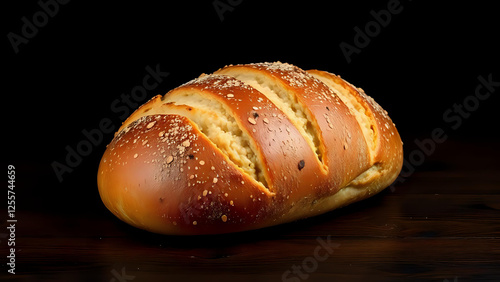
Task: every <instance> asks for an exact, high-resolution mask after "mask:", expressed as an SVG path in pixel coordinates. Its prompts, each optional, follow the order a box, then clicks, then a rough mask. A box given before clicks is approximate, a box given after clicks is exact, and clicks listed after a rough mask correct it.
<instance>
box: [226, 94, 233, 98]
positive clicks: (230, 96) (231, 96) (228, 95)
mask: <svg viewBox="0 0 500 282" xmlns="http://www.w3.org/2000/svg"><path fill="white" fill-rule="evenodd" d="M226 97H228V98H233V97H234V95H233V94H227V95H226Z"/></svg>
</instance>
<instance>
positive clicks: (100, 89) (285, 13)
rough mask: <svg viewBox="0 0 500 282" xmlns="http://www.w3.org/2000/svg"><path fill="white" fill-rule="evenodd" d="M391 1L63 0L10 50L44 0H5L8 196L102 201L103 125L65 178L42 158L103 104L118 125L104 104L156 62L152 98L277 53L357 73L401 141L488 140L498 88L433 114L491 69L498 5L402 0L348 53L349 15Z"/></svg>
mask: <svg viewBox="0 0 500 282" xmlns="http://www.w3.org/2000/svg"><path fill="white" fill-rule="evenodd" d="M221 2H224V3H225V2H226V1H221ZM233 2H238V1H233ZM388 2H389V1H367V2H359V1H331V2H326V1H322V2H321V1H300V2H293V1H272V3H271V2H270V1H267V2H265V1H249V0H245V1H242V2H241V3H239V4H238V5H235V7H233V9H232V10H231V11H226V12H225V13H224V14H223V17H224V18H223V20H222V21H221V19H220V18H219V15H218V13H217V11H216V9H215V8H214V6H213V1H204V2H201V1H200V2H193V1H158V2H146V1H131V2H126V3H125V1H121V2H116V3H114V4H110V3H103V2H98V1H96V2H90V1H70V2H69V3H68V4H65V5H59V11H58V13H57V15H55V16H54V17H51V18H49V20H48V23H47V24H46V25H45V26H43V27H41V28H39V30H38V32H37V33H36V35H35V36H34V37H33V38H31V39H29V42H28V43H27V44H21V45H20V46H19V52H18V53H17V54H16V53H15V52H14V49H13V47H12V45H11V43H10V42H9V39H8V36H7V35H8V34H9V33H10V32H13V33H16V34H19V35H21V29H22V26H23V22H22V20H21V18H22V17H26V18H28V19H30V20H31V19H32V17H33V14H34V13H36V12H37V11H40V10H41V8H40V6H39V5H38V4H37V2H36V1H17V2H16V3H15V4H14V3H12V2H9V3H4V8H3V12H2V18H3V19H4V20H3V21H4V24H3V25H2V26H3V28H5V29H4V30H3V35H4V40H3V41H2V45H3V47H4V48H3V50H4V51H3V53H4V56H3V58H4V59H3V60H2V61H3V63H2V66H3V68H4V80H3V81H4V83H3V85H2V86H3V91H2V92H3V95H2V99H3V102H2V105H3V109H4V110H3V132H4V133H3V136H4V138H3V139H4V140H5V143H4V145H3V149H2V150H3V156H5V157H3V158H2V162H3V163H4V167H6V166H7V164H12V165H14V166H15V167H16V175H17V188H16V189H17V190H16V191H17V192H18V194H19V195H18V197H17V199H18V201H17V208H18V210H21V211H22V210H41V211H42V210H43V211H53V212H64V213H67V214H73V213H75V214H86V213H88V214H107V210H106V209H105V207H104V206H103V205H102V203H101V201H100V199H99V195H98V191H97V185H96V174H97V168H98V164H99V161H100V157H101V156H102V153H103V152H104V150H105V146H106V144H107V143H109V142H110V141H111V139H112V137H113V134H112V133H110V134H104V135H103V137H104V140H103V141H102V142H100V144H98V145H97V146H94V147H93V148H92V152H91V153H90V154H89V155H88V156H84V157H82V160H81V163H79V164H78V165H77V166H76V167H74V168H72V169H73V171H72V172H71V173H65V174H64V175H63V181H62V182H60V181H59V180H58V178H57V177H56V174H55V173H54V170H53V169H52V167H51V165H52V164H53V162H60V163H62V164H64V163H65V157H66V154H67V151H66V149H65V148H66V146H70V147H72V148H75V147H76V146H77V144H78V143H79V142H81V140H85V136H84V135H83V134H82V130H92V129H95V128H98V126H99V122H100V121H101V120H102V119H104V118H109V119H111V120H112V121H113V124H114V126H115V127H116V128H117V127H118V126H119V125H120V123H121V120H120V118H119V114H118V113H116V112H114V111H112V110H111V107H110V106H111V104H112V103H113V101H114V100H116V99H119V98H120V95H121V94H122V93H125V94H129V93H130V91H131V89H132V88H133V87H134V86H137V85H141V84H142V79H143V77H144V76H145V75H146V74H147V72H146V70H145V67H146V66H151V67H152V68H155V66H156V65H158V64H159V66H160V67H159V68H160V69H161V70H162V71H164V72H168V73H169V75H168V77H166V78H165V79H164V80H163V82H162V83H161V84H160V85H159V86H158V87H157V88H156V89H154V90H153V91H148V98H149V97H152V96H153V95H156V94H164V93H166V92H167V91H168V90H170V89H172V88H174V87H176V86H178V85H180V84H182V83H184V82H187V81H188V80H190V79H192V78H195V77H197V76H198V75H199V74H201V73H210V72H213V71H215V70H217V69H218V68H220V67H223V66H224V65H227V64H238V63H252V62H262V61H282V62H288V63H292V64H295V65H297V66H299V67H301V68H303V69H312V68H317V69H321V70H327V71H330V72H334V73H336V74H340V75H341V76H342V77H343V78H345V79H346V80H348V81H349V82H351V83H353V84H354V85H356V86H358V87H362V88H363V89H364V90H365V91H366V92H367V94H368V95H370V96H372V97H373V98H374V99H375V100H376V101H377V102H379V103H380V104H381V105H382V107H383V108H384V109H386V110H387V111H388V112H389V115H390V116H391V118H392V119H393V121H394V122H395V124H396V126H397V128H398V130H399V132H400V134H401V136H402V139H403V141H404V142H405V152H410V151H411V150H412V149H414V148H415V145H414V140H415V139H419V140H422V139H425V138H429V137H430V134H431V131H432V130H433V129H435V128H437V127H441V128H443V130H444V131H445V132H446V134H447V136H448V137H449V139H450V140H452V139H453V140H460V141H461V142H475V141H477V140H483V141H484V140H486V141H488V142H497V141H498V140H499V139H498V136H497V135H496V134H497V132H498V129H497V127H498V121H499V119H498V115H497V112H498V101H499V99H498V97H497V96H498V93H499V92H500V88H497V92H495V93H493V94H492V95H491V97H489V98H488V99H487V100H485V101H481V102H480V105H479V107H478V108H477V110H475V111H473V112H471V113H470V117H468V118H466V119H465V118H464V119H463V120H462V123H461V124H460V126H459V127H458V128H457V129H456V130H454V129H452V128H451V127H450V125H452V123H447V122H446V121H444V120H443V113H444V112H445V111H446V110H447V109H451V108H452V107H453V105H454V104H455V103H462V101H463V100H464V99H465V98H466V97H468V96H470V95H473V94H474V90H475V87H476V86H477V85H478V83H479V82H478V80H477V77H478V76H479V75H481V76H483V77H485V78H486V77H487V76H488V75H490V74H491V75H492V77H493V80H495V81H500V71H499V68H498V66H499V55H498V51H499V50H500V44H499V42H500V40H499V36H498V35H499V32H498V31H499V25H498V23H497V18H498V10H497V8H495V7H496V6H493V4H486V3H487V2H486V1H485V2H484V3H483V2H480V1H474V2H473V3H472V2H470V3H469V2H456V1H455V2H447V3H439V4H438V3H436V2H437V1H427V2H424V1H415V0H414V1H401V4H400V5H401V6H402V7H403V8H402V9H403V10H402V11H401V12H400V13H399V14H396V15H392V17H391V22H390V23H389V24H388V25H387V27H382V28H381V30H380V32H379V34H377V35H376V36H375V37H373V38H371V41H370V43H369V44H368V45H367V46H366V47H364V48H362V49H361V52H360V53H359V54H353V55H352V57H351V58H352V62H350V63H348V62H347V61H346V58H345V57H344V55H343V54H342V51H341V49H340V48H339V44H340V43H341V42H346V43H349V44H351V45H354V42H353V38H354V35H355V31H354V27H356V26H357V27H359V28H361V29H363V28H364V27H365V25H366V24H367V23H368V22H370V21H373V17H372V15H371V14H370V11H371V10H375V11H379V10H381V9H387V3H388ZM489 3H491V2H489ZM146 100H147V99H145V100H144V101H143V102H145V101H146ZM141 103H142V102H141ZM442 146H446V142H445V143H443V144H440V145H439V146H438V147H437V150H438V151H439V150H440V148H441V147H442ZM457 154H460V152H459V151H458V152H457ZM483 157H484V156H483ZM488 157H498V156H488ZM422 167H424V166H422ZM417 169H419V168H417ZM1 206H2V209H4V208H5V207H6V205H5V204H2V205H1ZM2 213H3V212H2Z"/></svg>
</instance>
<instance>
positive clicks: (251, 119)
mask: <svg viewBox="0 0 500 282" xmlns="http://www.w3.org/2000/svg"><path fill="white" fill-rule="evenodd" d="M248 122H249V123H251V124H257V122H256V121H255V119H254V118H252V117H249V118H248Z"/></svg>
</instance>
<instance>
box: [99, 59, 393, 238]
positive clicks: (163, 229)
mask: <svg viewBox="0 0 500 282" xmlns="http://www.w3.org/2000/svg"><path fill="white" fill-rule="evenodd" d="M402 163H403V151H402V142H401V139H400V136H399V134H398V132H397V130H396V128H395V125H394V124H393V122H392V121H391V119H390V118H389V117H388V115H387V112H386V111H384V110H383V109H382V108H381V107H380V106H379V105H378V104H377V103H376V102H375V101H374V100H373V99H372V98H371V97H369V96H367V95H366V94H365V93H364V92H363V90H362V89H360V88H356V87H354V86H353V85H351V84H349V83H348V82H346V81H345V80H343V79H342V78H340V77H339V76H336V75H334V74H331V73H328V72H324V71H319V70H309V71H304V70H302V69H300V68H298V67H296V66H293V65H290V64H286V63H280V62H275V63H258V64H247V65H230V66H226V67H224V68H222V69H219V70H218V71H216V72H214V73H213V74H210V75H206V74H203V75H201V76H200V77H199V78H196V79H194V80H192V81H189V82H187V83H185V84H183V85H181V86H179V87H177V88H175V89H173V90H171V91H170V92H168V93H167V94H165V95H164V96H160V95H158V96H156V97H153V98H152V99H151V100H149V101H148V102H147V103H145V104H144V105H142V106H141V107H140V108H139V109H137V110H136V111H135V112H134V113H133V114H132V115H131V116H130V117H129V118H128V119H127V120H126V121H125V122H124V123H123V125H122V126H121V127H120V129H119V130H118V132H117V133H116V135H115V137H114V139H113V140H112V142H111V143H110V144H109V145H108V146H107V149H106V151H105V153H104V156H103V157H102V160H101V163H100V166H99V171H98V187H99V193H100V196H101V199H102V201H103V202H104V204H105V205H106V207H107V208H108V209H109V210H110V211H111V212H112V213H113V214H115V215H116V216H117V217H118V218H120V219H121V220H123V221H125V222H127V223H129V224H131V225H133V226H136V227H138V228H142V229H145V230H149V231H151V232H156V233H162V234H176V235H196V234H216V233H229V232H238V231H244V230H251V229H257V228H263V227H267V226H272V225H277V224H282V223H285V222H290V221H294V220H297V219H301V218H307V217H311V216H315V215H318V214H322V213H325V212H327V211H331V210H333V209H336V208H339V207H342V206H345V205H348V204H350V203H353V202H356V201H359V200H362V199H365V198H367V197H370V196H372V195H374V194H376V193H378V192H380V191H381V190H383V189H384V188H385V187H387V186H389V185H390V184H391V183H392V182H393V181H394V180H395V179H396V177H397V175H398V174H399V172H400V170H401V167H402Z"/></svg>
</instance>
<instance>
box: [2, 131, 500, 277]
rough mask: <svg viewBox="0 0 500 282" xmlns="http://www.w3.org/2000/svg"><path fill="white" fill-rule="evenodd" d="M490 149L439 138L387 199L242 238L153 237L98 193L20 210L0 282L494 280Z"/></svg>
mask: <svg viewBox="0 0 500 282" xmlns="http://www.w3.org/2000/svg"><path fill="white" fill-rule="evenodd" d="M409 146H410V149H411V144H409ZM496 146H498V144H497V143H496V142H486V141H484V142H465V141H461V142H457V141H453V140H448V141H446V142H445V143H443V144H440V145H439V147H438V148H437V149H436V152H435V153H434V154H433V155H431V156H428V157H427V158H426V162H425V163H424V164H422V165H421V166H419V167H418V169H417V171H415V173H413V174H412V175H411V176H409V177H408V178H407V180H406V181H405V182H404V183H401V184H399V185H397V186H395V187H394V188H395V189H393V190H392V191H391V189H386V190H384V192H382V193H380V194H379V195H376V196H374V197H373V198H371V199H368V200H365V201H363V202H360V203H356V204H353V205H351V206H348V207H345V208H342V209H339V210H336V211H333V212H330V213H328V214H324V215H322V216H318V217H315V218H311V219H307V220H301V221H298V222H294V223H290V224H286V225H282V226H277V227H272V228H267V229H263V230H256V231H251V232H244V233H239V234H231V235H222V236H196V237H172V236H161V235H156V234H150V233H147V232H144V231H141V230H137V229H135V228H133V227H130V226H128V225H126V224H124V223H122V222H120V221H119V220H118V219H116V218H115V217H114V216H112V215H111V213H109V212H108V211H107V210H105V208H104V207H103V206H102V204H100V203H99V199H98V198H97V196H94V198H93V199H94V200H95V201H97V203H98V204H97V205H98V208H97V209H95V208H91V207H89V208H88V209H85V208H83V207H84V206H85V205H82V204H79V205H76V206H75V209H74V210H71V209H68V210H62V209H57V207H53V208H55V209H45V210H43V211H37V210H36V209H30V208H26V209H24V210H18V211H17V219H18V224H17V228H16V242H17V245H16V248H17V249H16V275H8V273H7V269H6V264H5V261H6V255H7V251H8V250H7V248H6V241H5V240H7V236H8V235H7V234H5V230H6V226H7V223H6V221H5V220H3V221H2V224H3V225H2V227H1V230H2V231H0V233H1V235H2V238H0V240H1V241H2V242H1V245H2V247H1V250H2V253H1V256H2V258H3V259H2V268H3V269H2V273H1V274H0V280H2V281H4V280H5V281H11V280H12V281H14V280H15V281H114V282H119V281H120V282H121V281H238V282H243V281H500V181H499V174H500V166H499V164H498V162H497V158H498V157H499V156H500V154H499V149H498V147H496ZM406 149H408V148H406ZM413 149H414V148H413ZM407 153H408V151H407ZM34 181H35V180H34ZM38 188H39V189H47V193H50V192H49V189H50V187H42V186H39V187H38ZM18 189H21V187H19V188H18ZM88 189H89V190H91V191H95V193H97V188H96V187H88ZM93 193H94V192H93ZM95 193H94V194H95ZM68 195H71V192H68ZM65 197H66V196H64V197H62V198H63V199H64V198H65ZM71 197H78V195H71ZM19 201H23V199H19ZM24 201H27V199H24ZM40 201H43V199H40ZM65 201H67V200H65ZM33 202H36V199H35V200H33ZM53 202H54V201H52V202H50V203H51V205H53V204H54V203H53ZM42 204H43V203H42ZM94 204H95V203H94ZM40 206H41V204H40ZM89 206H91V205H89ZM2 212H3V211H2ZM325 246H327V247H325Z"/></svg>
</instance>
